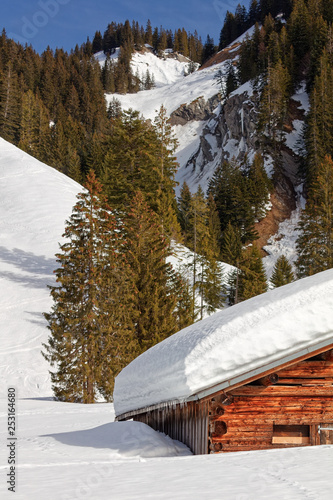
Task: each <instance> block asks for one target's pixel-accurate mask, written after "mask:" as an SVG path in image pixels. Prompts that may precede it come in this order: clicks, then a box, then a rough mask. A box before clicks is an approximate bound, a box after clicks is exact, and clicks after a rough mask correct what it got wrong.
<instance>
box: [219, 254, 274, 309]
mask: <svg viewBox="0 0 333 500" xmlns="http://www.w3.org/2000/svg"><path fill="white" fill-rule="evenodd" d="M228 284H229V293H228V298H229V303H230V304H231V305H233V304H237V303H238V302H242V301H243V300H247V299H250V298H251V297H255V296H256V295H260V294H261V293H264V292H266V291H267V279H266V273H265V269H264V265H263V262H262V258H261V255H260V251H259V250H258V248H257V247H256V246H251V247H250V248H248V249H245V250H243V252H242V255H241V258H240V260H239V261H238V262H237V269H236V270H235V271H232V272H231V273H230V274H229V280H228Z"/></svg>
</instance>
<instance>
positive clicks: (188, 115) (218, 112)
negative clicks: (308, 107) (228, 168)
mask: <svg viewBox="0 0 333 500" xmlns="http://www.w3.org/2000/svg"><path fill="white" fill-rule="evenodd" d="M258 101H259V99H258V96H257V95H256V93H255V92H253V90H252V88H251V86H250V85H245V86H244V87H243V89H242V87H241V88H240V89H239V90H238V91H237V93H234V94H232V95H231V96H230V97H229V98H228V99H227V100H226V101H225V102H224V103H221V102H220V99H219V95H216V96H214V97H213V98H211V99H210V100H209V101H205V100H204V99H203V98H202V97H200V98H198V99H196V100H195V101H193V102H191V103H190V104H187V105H183V106H181V107H180V108H178V109H177V110H176V111H175V112H174V113H172V115H171V119H170V122H171V123H172V124H173V125H185V124H187V123H189V122H191V121H193V120H197V121H198V120H200V121H204V122H205V124H204V126H203V128H202V131H201V135H200V138H199V141H198V147H197V149H196V151H195V152H194V153H193V154H192V155H191V156H190V158H189V159H188V160H187V163H186V165H185V170H186V171H187V176H185V175H184V177H183V178H184V180H186V177H187V178H189V179H190V178H191V179H193V178H195V179H196V182H195V184H196V185H198V184H200V183H202V185H205V186H207V183H208V180H209V178H211V177H212V175H213V174H214V171H215V169H216V168H217V166H219V165H220V163H221V162H222V161H223V160H229V161H230V160H232V159H233V158H235V159H236V160H238V161H240V160H242V159H243V158H244V155H245V154H247V155H248V157H249V160H250V161H251V160H252V159H253V156H254V154H255V152H258V151H260V145H259V140H258V135H257V132H256V124H257V114H258ZM267 158H268V161H267V162H266V166H267V170H269V166H271V167H270V169H271V173H273V167H272V165H273V161H272V159H271V158H269V155H267ZM281 159H282V166H281V168H279V172H278V175H276V176H275V177H274V179H275V190H274V193H272V198H271V202H272V203H271V205H272V209H271V211H270V212H269V213H268V214H267V217H266V220H264V221H262V222H261V223H260V224H259V225H258V227H257V230H258V232H259V234H260V240H259V245H260V247H261V248H262V247H263V246H264V245H266V243H267V240H268V238H269V237H270V236H271V235H272V234H274V233H275V232H276V231H277V228H278V224H279V223H280V222H281V221H283V220H285V219H286V218H289V217H290V215H291V212H292V211H293V210H294V209H295V208H296V201H295V200H296V194H295V185H296V184H297V176H296V171H297V157H296V155H295V154H294V152H293V151H292V150H290V149H288V148H287V147H284V148H283V151H282V155H281Z"/></svg>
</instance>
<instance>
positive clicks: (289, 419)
mask: <svg viewBox="0 0 333 500" xmlns="http://www.w3.org/2000/svg"><path fill="white" fill-rule="evenodd" d="M332 417H333V413H327V414H323V415H318V414H309V413H303V412H299V413H298V414H293V415H292V416H289V415H285V414H283V413H280V414H279V415H274V414H273V413H272V414H271V415H270V414H266V415H260V416H256V417H251V416H249V415H237V416H233V417H231V418H232V422H233V424H234V425H239V426H240V427H241V426H242V425H243V426H244V428H246V427H248V426H251V425H257V424H258V425H260V424H261V423H264V424H272V425H273V424H281V425H298V424H299V425H303V424H304V425H309V424H316V425H318V424H320V423H321V422H323V423H326V422H327V423H330V422H332ZM226 423H227V425H229V422H228V420H227V419H226Z"/></svg>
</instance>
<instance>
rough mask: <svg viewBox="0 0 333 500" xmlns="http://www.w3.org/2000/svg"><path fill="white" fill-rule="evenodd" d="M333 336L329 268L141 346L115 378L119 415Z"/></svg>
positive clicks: (176, 398) (225, 378)
mask: <svg viewBox="0 0 333 500" xmlns="http://www.w3.org/2000/svg"><path fill="white" fill-rule="evenodd" d="M332 338H333V270H329V271H325V272H323V273H319V274H317V275H315V276H311V277H309V278H304V279H302V280H299V281H297V282H294V283H291V284H289V285H286V286H283V287H281V288H278V289H275V290H273V291H270V292H268V293H266V294H263V295H260V296H257V297H254V298H253V299H250V300H247V301H246V302H242V303H240V304H237V305H236V306H233V307H231V308H229V309H226V310H223V311H221V312H218V313H216V314H214V315H213V316H210V317H209V318H206V319H205V320H203V321H200V322H197V323H195V324H194V325H191V326H189V327H187V328H185V329H184V330H181V331H180V332H178V333H176V334H175V335H173V336H172V337H169V338H168V339H166V340H165V341H163V342H161V343H160V344H157V345H156V346H154V347H153V348H152V349H149V350H148V351H146V352H145V353H143V354H142V355H141V356H139V357H138V358H136V359H135V360H134V361H132V363H130V364H129V365H128V366H127V367H126V368H125V369H124V370H123V371H122V372H121V373H120V374H119V375H118V377H117V378H116V383H115V391H114V404H115V411H116V415H120V414H123V413H125V412H128V411H131V410H136V409H140V408H144V407H147V406H149V405H154V404H158V403H163V402H167V401H184V400H185V399H186V398H188V397H189V396H191V395H193V394H196V393H197V392H199V391H202V390H204V389H206V388H207V387H211V386H213V385H216V384H218V383H221V382H224V381H228V380H230V379H231V378H233V377H236V376H241V375H242V374H245V373H247V372H248V371H250V370H254V369H256V368H261V367H263V366H265V365H267V364H268V363H270V362H274V361H277V360H281V361H283V359H284V358H285V357H286V356H291V355H293V354H295V353H298V352H299V351H301V350H302V349H305V348H307V347H310V346H315V345H317V344H319V343H320V342H327V343H329V341H330V339H332Z"/></svg>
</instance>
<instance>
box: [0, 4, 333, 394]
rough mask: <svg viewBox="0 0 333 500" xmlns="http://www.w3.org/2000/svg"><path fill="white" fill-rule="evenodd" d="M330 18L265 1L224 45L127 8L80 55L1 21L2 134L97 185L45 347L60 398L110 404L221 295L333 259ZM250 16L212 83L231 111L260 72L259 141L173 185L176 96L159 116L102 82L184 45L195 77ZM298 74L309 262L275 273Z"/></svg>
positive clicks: (66, 253) (62, 261)
mask: <svg viewBox="0 0 333 500" xmlns="http://www.w3.org/2000/svg"><path fill="white" fill-rule="evenodd" d="M332 22H333V1H332V0H329V1H327V0H325V1H324V0H281V1H277V0H252V1H251V3H250V6H249V9H248V10H247V9H246V8H245V7H244V6H242V5H240V4H239V5H238V6H237V8H236V10H235V12H227V14H226V17H225V21H224V23H223V25H222V26H221V32H220V39H219V41H218V43H217V44H215V43H214V40H213V39H212V38H211V37H210V36H209V35H208V36H207V39H206V40H204V41H202V40H201V38H200V37H199V36H198V33H197V32H196V31H195V32H194V33H190V32H188V31H186V29H185V28H184V27H182V28H179V29H177V30H175V31H172V30H170V29H167V28H162V27H154V26H152V25H151V22H150V21H149V20H148V21H147V24H146V26H141V25H139V23H138V22H136V21H128V20H126V21H125V22H124V23H116V22H110V23H109V24H108V25H107V26H106V28H105V31H104V33H101V32H100V31H96V33H95V36H94V38H93V40H92V41H90V40H89V39H87V42H86V43H84V44H83V45H81V46H78V45H77V46H76V47H74V48H73V49H72V50H71V51H70V52H69V53H68V52H65V51H64V50H63V49H56V50H51V49H50V48H49V47H48V48H47V49H46V50H45V51H44V52H43V53H42V54H38V53H37V52H36V51H35V50H34V49H33V47H32V46H28V45H26V46H22V45H21V44H19V43H16V42H15V41H13V40H12V39H10V38H9V37H8V36H7V34H6V32H5V30H3V32H2V34H1V37H0V136H1V137H2V138H4V139H5V140H7V141H9V142H11V143H12V144H14V145H16V146H18V147H19V148H21V149H22V150H23V151H25V152H27V153H29V154H30V155H32V156H34V157H35V158H37V159H38V160H40V161H42V162H44V163H46V164H47V165H50V166H51V167H53V168H54V169H56V170H58V171H60V172H62V173H63V174H65V175H67V176H69V177H71V178H73V179H74V180H75V181H77V182H78V183H80V184H82V186H84V187H83V188H82V191H81V193H80V194H79V196H78V199H77V203H76V205H75V206H74V207H73V212H72V214H71V216H70V218H69V219H68V220H67V222H66V229H65V234H64V237H63V240H62V241H61V242H59V243H60V247H59V252H58V254H57V256H56V258H57V264H58V267H57V269H56V270H55V275H56V278H57V281H56V284H55V285H54V286H50V293H51V296H52V299H53V307H52V310H51V311H45V318H46V320H47V322H48V328H49V339H48V342H47V343H46V344H44V346H43V352H42V354H43V356H44V357H45V358H46V359H47V360H48V361H49V363H50V365H51V366H52V368H53V371H52V372H51V377H52V383H53V390H54V395H55V397H56V398H58V399H59V400H62V401H71V402H83V403H93V402H95V401H97V400H98V398H100V397H103V398H104V399H105V400H106V401H112V393H113V383H114V378H115V376H116V375H117V374H118V373H119V372H120V370H121V369H122V368H123V367H124V366H125V365H127V364H128V363H129V362H130V361H131V360H132V359H134V358H135V357H136V356H138V355H140V354H141V353H142V352H144V351H145V350H146V349H148V348H150V347H152V346H154V345H155V344H156V343H158V342H160V341H162V340H164V339H165V338H167V337H169V336H170V335H172V334H174V333H175V332H177V331H179V330H181V329H182V328H185V327H187V326H189V325H190V324H192V323H193V322H195V321H198V320H200V319H202V318H203V317H204V316H206V315H208V314H211V313H213V312H215V311H217V310H219V309H221V308H223V307H230V306H232V305H233V304H236V303H238V302H241V301H243V300H247V299H249V298H251V297H253V296H255V295H258V294H261V293H265V292H266V291H267V290H268V289H270V288H274V287H279V286H283V285H285V284H287V283H290V282H291V281H294V280H297V279H301V278H303V277H306V276H309V275H312V274H315V273H318V272H320V271H323V270H326V269H329V268H332V267H333V159H332V157H333V28H332ZM251 27H254V28H253V30H252V31H251V34H250V35H248V36H246V37H245V38H244V40H243V42H242V44H241V47H240V52H239V57H238V59H237V60H235V61H233V62H232V63H231V64H230V65H229V68H228V74H218V73H217V74H215V76H214V78H213V80H214V79H215V81H216V82H215V86H216V93H217V94H219V99H220V106H221V108H222V109H223V106H225V103H227V101H228V98H229V96H230V95H232V93H233V92H234V91H236V90H237V89H238V88H239V87H240V86H241V85H243V84H245V83H246V82H251V85H252V87H253V89H254V93H253V95H254V97H253V100H254V106H255V110H256V111H255V116H256V119H255V123H254V128H255V144H256V150H255V152H254V153H255V154H254V155H253V157H251V158H250V157H249V156H248V155H246V154H245V155H244V157H243V158H242V159H241V160H240V159H236V158H229V160H223V161H222V162H221V163H220V165H218V166H217V168H216V170H215V172H214V173H213V175H212V176H211V178H210V181H209V184H208V186H206V187H207V189H206V190H204V189H203V187H202V186H199V188H198V189H197V190H196V192H193V190H192V191H191V189H190V187H189V186H188V184H187V183H186V182H184V183H183V184H182V185H181V186H179V195H177V196H176V194H175V188H176V179H175V176H176V172H177V168H178V164H177V159H176V154H175V153H176V150H177V144H178V141H177V136H176V134H175V132H174V129H173V128H172V125H171V124H170V120H169V116H168V114H167V111H166V109H165V107H164V106H163V105H161V106H160V108H159V109H158V110H157V111H156V116H155V119H154V120H147V119H145V118H143V116H141V115H140V113H139V112H138V111H135V110H133V109H122V107H121V104H120V102H119V100H118V99H117V98H116V97H113V99H112V100H111V101H110V104H109V106H107V105H106V99H105V94H117V95H124V94H129V93H130V94H136V93H137V92H139V91H142V90H149V89H152V88H153V87H154V85H155V82H154V77H153V75H152V74H151V73H150V72H149V68H148V69H147V72H146V73H145V74H144V75H142V74H139V73H138V72H137V73H134V72H133V70H132V67H131V59H132V57H133V54H135V53H136V52H142V51H144V50H150V51H152V52H153V53H154V54H155V55H157V56H158V57H163V54H164V53H165V51H169V53H170V52H172V53H177V54H178V55H181V56H182V57H183V58H184V60H186V61H188V73H189V74H190V73H191V72H194V71H200V67H203V66H204V65H205V66H206V67H207V65H208V66H209V65H210V64H211V61H212V60H213V59H214V57H217V56H218V54H219V53H220V52H221V51H223V50H224V49H226V48H227V47H228V45H229V44H231V43H232V42H233V41H234V40H235V39H237V37H239V36H240V35H242V34H243V33H244V32H246V31H247V30H248V29H249V28H251ZM147 47H148V48H147ZM116 51H117V53H118V57H117V58H115V57H113V56H114V54H115V53H116ZM100 52H103V53H104V55H105V63H104V64H103V65H101V64H100V63H99V62H98V60H97V59H96V57H95V54H97V53H100ZM198 68H199V69H198ZM213 84H214V82H213V83H212V85H213ZM301 85H304V86H305V89H306V92H307V94H308V96H309V102H310V108H309V112H308V113H307V115H306V117H305V120H304V124H303V129H302V143H301V144H300V145H299V151H300V152H299V157H298V172H297V177H298V181H299V182H302V184H303V186H304V193H305V197H306V205H305V208H304V210H303V211H302V215H301V217H300V222H299V226H298V228H297V230H298V233H297V234H298V236H297V241H296V251H297V260H296V261H295V262H294V264H293V265H292V263H291V262H289V261H288V259H287V257H286V256H284V255H281V256H280V257H279V258H278V259H277V261H276V264H275V267H274V270H273V273H272V276H271V277H270V279H269V280H268V279H267V276H266V273H265V268H264V265H263V262H262V257H263V255H264V251H263V250H262V248H261V247H260V245H259V243H258V241H259V236H260V235H259V233H258V222H259V221H262V220H263V219H264V218H265V217H266V214H267V211H268V210H269V208H268V207H269V202H270V197H271V195H272V193H274V190H275V188H276V185H277V184H278V183H279V180H280V179H281V171H282V164H283V154H284V148H285V135H284V132H285V131H286V130H287V128H288V126H289V125H290V122H291V114H292V112H293V110H292V105H291V96H292V95H293V94H294V93H295V91H296V90H297V89H298V88H299V87H300V86H301ZM268 153H269V155H270V156H271V157H272V158H273V164H274V168H273V173H272V175H268V174H267V171H266V169H265V165H264V157H265V155H266V154H268ZM177 245H182V246H183V247H186V249H187V250H188V252H189V254H190V255H191V259H189V260H188V261H187V264H186V266H184V268H183V270H182V271H180V270H178V269H177V270H176V269H175V268H174V267H173V266H172V265H171V263H170V261H169V258H170V256H172V255H173V254H174V252H175V248H176V247H177ZM224 263H226V264H229V265H230V266H232V267H231V269H232V271H230V272H226V271H225V270H224ZM185 267H186V268H185Z"/></svg>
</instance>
